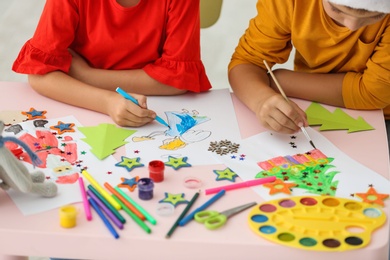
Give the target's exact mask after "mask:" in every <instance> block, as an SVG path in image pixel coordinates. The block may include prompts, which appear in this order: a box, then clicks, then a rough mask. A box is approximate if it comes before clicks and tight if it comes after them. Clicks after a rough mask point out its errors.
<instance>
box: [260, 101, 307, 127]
mask: <svg viewBox="0 0 390 260" xmlns="http://www.w3.org/2000/svg"><path fill="white" fill-rule="evenodd" d="M256 116H257V118H258V119H259V120H260V122H261V123H262V125H263V126H264V127H266V128H268V129H270V130H272V131H276V132H279V133H285V134H292V133H296V132H297V131H299V129H300V126H307V120H306V114H305V112H304V111H303V110H302V109H300V108H299V107H298V105H297V104H295V103H294V102H293V101H291V100H289V102H287V101H286V100H285V99H284V98H283V96H282V95H280V94H275V95H272V96H270V97H268V98H267V99H265V101H264V102H263V103H262V104H259V106H258V109H257V110H256Z"/></svg>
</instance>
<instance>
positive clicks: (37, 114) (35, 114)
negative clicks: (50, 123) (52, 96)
mask: <svg viewBox="0 0 390 260" xmlns="http://www.w3.org/2000/svg"><path fill="white" fill-rule="evenodd" d="M46 113H47V112H46V111H38V110H35V108H30V111H27V112H22V114H23V115H26V116H27V117H28V119H30V120H31V119H36V118H46V117H45V116H44V115H45V114H46Z"/></svg>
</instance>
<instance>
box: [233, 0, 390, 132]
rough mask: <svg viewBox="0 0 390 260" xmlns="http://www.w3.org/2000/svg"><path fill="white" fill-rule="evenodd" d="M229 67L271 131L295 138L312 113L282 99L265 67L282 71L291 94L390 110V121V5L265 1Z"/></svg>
mask: <svg viewBox="0 0 390 260" xmlns="http://www.w3.org/2000/svg"><path fill="white" fill-rule="evenodd" d="M257 10H258V15H257V16H256V17H255V18H253V19H252V20H251V21H250V24H249V28H248V29H247V30H246V32H245V34H244V35H243V36H242V37H241V39H240V41H239V44H238V46H237V48H236V50H235V52H234V54H233V56H232V60H231V62H230V64H229V81H230V84H231V87H232V89H233V91H234V92H235V94H236V95H237V97H238V98H239V99H240V100H242V101H243V102H244V103H245V104H246V105H247V106H248V107H249V108H250V109H251V110H252V111H254V112H255V113H256V116H257V118H258V119H259V121H260V122H261V123H262V124H263V125H264V126H265V127H267V128H269V129H271V130H274V131H278V132H281V133H293V132H296V131H298V130H299V127H300V126H302V125H307V120H306V115H305V113H304V111H303V110H302V109H300V108H299V107H298V106H297V105H296V104H295V103H293V102H291V103H287V102H286V101H285V99H284V98H283V97H282V96H281V95H280V93H279V92H278V90H277V87H276V85H275V83H274V82H273V80H272V79H271V78H270V77H269V75H267V69H266V67H265V66H264V64H263V61H264V60H266V61H267V62H268V64H269V65H270V66H271V67H272V66H273V65H274V64H276V63H284V62H286V61H287V59H288V58H289V55H290V52H291V50H292V48H293V46H294V48H295V49H296V54H295V59H294V71H291V70H287V69H278V70H275V71H274V74H275V76H276V78H277V79H278V81H279V83H280V85H281V86H282V87H283V89H284V91H285V93H286V94H287V96H290V97H295V98H301V99H306V100H312V101H317V102H321V103H325V104H330V105H334V106H339V107H346V108H351V109H383V110H384V114H385V118H386V119H390V15H389V13H390V1H389V0H358V1H357V0H312V1H302V0H288V1H287V0H272V1H268V0H259V1H258V3H257Z"/></svg>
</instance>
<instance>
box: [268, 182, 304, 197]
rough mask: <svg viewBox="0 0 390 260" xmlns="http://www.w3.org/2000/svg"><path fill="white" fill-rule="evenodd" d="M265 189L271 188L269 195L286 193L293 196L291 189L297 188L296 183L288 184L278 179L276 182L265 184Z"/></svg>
mask: <svg viewBox="0 0 390 260" xmlns="http://www.w3.org/2000/svg"><path fill="white" fill-rule="evenodd" d="M263 186H264V187H267V188H270V191H269V194H270V195H272V194H275V193H279V192H282V193H285V194H291V190H290V188H292V187H295V186H297V184H296V183H287V182H284V181H282V180H281V179H277V180H276V181H274V182H271V183H265V184H263Z"/></svg>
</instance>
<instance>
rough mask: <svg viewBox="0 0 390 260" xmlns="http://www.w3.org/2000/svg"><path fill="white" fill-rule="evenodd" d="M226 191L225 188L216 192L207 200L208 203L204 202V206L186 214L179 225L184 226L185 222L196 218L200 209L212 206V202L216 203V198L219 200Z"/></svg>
mask: <svg viewBox="0 0 390 260" xmlns="http://www.w3.org/2000/svg"><path fill="white" fill-rule="evenodd" d="M225 192H226V191H225V190H221V191H220V192H218V193H217V194H215V195H214V196H213V197H212V198H211V199H209V200H208V201H206V203H204V204H203V205H202V206H200V207H199V208H197V209H195V210H194V211H192V212H191V213H190V214H188V215H187V216H185V217H184V218H183V219H182V220H180V221H179V226H184V225H185V224H187V223H188V222H190V221H191V220H192V219H193V218H194V216H195V214H196V213H198V212H199V211H202V210H204V209H205V208H207V207H208V206H210V205H211V204H212V203H214V202H215V201H216V200H218V199H219V198H220V197H222V195H224V194H225Z"/></svg>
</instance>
